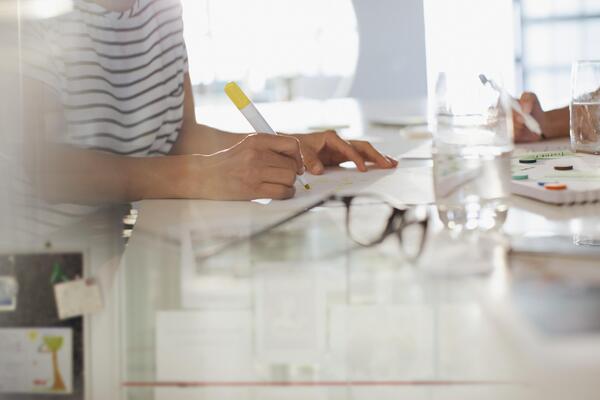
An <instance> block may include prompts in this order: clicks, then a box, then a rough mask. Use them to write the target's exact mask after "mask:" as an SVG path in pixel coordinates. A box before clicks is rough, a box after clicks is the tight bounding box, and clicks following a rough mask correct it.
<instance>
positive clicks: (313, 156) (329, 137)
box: [292, 131, 398, 175]
mask: <svg viewBox="0 0 600 400" xmlns="http://www.w3.org/2000/svg"><path fill="white" fill-rule="evenodd" d="M292 136H293V137H295V138H297V139H298V140H299V141H300V149H301V151H302V155H303V157H304V165H306V168H307V170H308V171H309V172H310V173H311V174H314V175H320V174H322V173H323V171H324V170H325V167H328V166H333V165H338V164H341V163H343V162H346V161H352V162H354V163H355V164H356V167H357V168H358V170H359V171H361V172H365V171H367V165H366V163H367V162H372V163H374V164H375V165H376V166H377V167H379V168H395V167H396V166H397V165H398V161H396V160H394V159H393V158H391V157H389V156H385V155H383V154H381V153H380V152H379V151H377V150H376V149H375V148H374V147H373V145H371V143H369V142H366V141H363V140H349V141H347V140H344V139H342V138H341V137H340V136H339V135H338V134H337V133H336V132H335V131H324V132H316V133H308V134H296V135H292Z"/></svg>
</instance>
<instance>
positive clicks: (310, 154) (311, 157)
mask: <svg viewBox="0 0 600 400" xmlns="http://www.w3.org/2000/svg"><path fill="white" fill-rule="evenodd" d="M302 155H303V157H304V164H305V165H306V169H307V170H308V172H310V173H311V174H313V175H321V174H322V173H323V171H324V170H325V167H324V166H323V163H322V162H321V160H319V156H318V155H317V152H315V151H314V150H313V149H311V148H310V147H308V146H303V148H302Z"/></svg>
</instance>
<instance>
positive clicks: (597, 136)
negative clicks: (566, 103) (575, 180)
mask: <svg viewBox="0 0 600 400" xmlns="http://www.w3.org/2000/svg"><path fill="white" fill-rule="evenodd" d="M569 108H570V111H571V147H572V148H573V150H574V151H577V152H582V153H591V154H600V61H577V62H575V63H573V68H572V72H571V103H570V107H569Z"/></svg>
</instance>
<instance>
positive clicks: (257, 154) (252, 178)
mask: <svg viewBox="0 0 600 400" xmlns="http://www.w3.org/2000/svg"><path fill="white" fill-rule="evenodd" d="M184 157H185V161H184V172H183V174H182V178H183V179H182V180H181V181H180V185H182V186H181V189H182V191H183V193H184V196H183V197H187V198H202V199H212V200H252V199H260V198H270V199H287V198H290V197H293V196H294V193H295V188H294V183H295V181H296V176H297V175H298V174H301V173H303V172H304V162H303V160H302V155H301V153H300V144H299V142H298V140H297V139H296V138H294V137H290V136H276V135H267V134H253V135H248V136H247V137H246V138H244V140H242V141H241V142H239V143H238V144H236V145H235V146H233V147H231V148H229V149H226V150H223V151H220V152H218V153H214V154H211V155H192V156H184Z"/></svg>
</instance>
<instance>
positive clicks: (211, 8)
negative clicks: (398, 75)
mask: <svg viewBox="0 0 600 400" xmlns="http://www.w3.org/2000/svg"><path fill="white" fill-rule="evenodd" d="M183 5H184V23H185V38H186V43H187V49H188V55H189V59H190V76H191V79H192V83H193V84H194V85H200V86H202V87H204V90H208V91H210V90H211V89H210V87H211V85H213V86H218V87H219V89H221V88H222V83H224V82H226V81H230V80H235V81H238V82H241V83H242V84H243V85H244V86H245V87H246V88H247V89H248V90H250V92H252V93H254V94H256V93H260V92H261V91H264V90H266V89H267V88H270V89H271V90H272V89H273V88H272V86H273V85H275V86H277V85H290V84H293V83H294V82H293V81H300V80H301V81H303V82H308V81H310V79H311V78H314V79H317V78H320V79H322V78H324V77H325V78H332V79H338V80H339V79H344V78H348V77H351V76H352V74H353V73H354V69H355V67H356V62H357V59H358V33H357V26H356V16H355V14H354V8H353V6H352V2H351V0H327V1H322V0H302V1H292V0H253V1H247V0H183ZM307 79H308V81H307ZM290 82H291V83H290ZM215 90H216V89H215ZM272 91H273V90H272ZM271 97H272V96H271Z"/></svg>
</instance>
